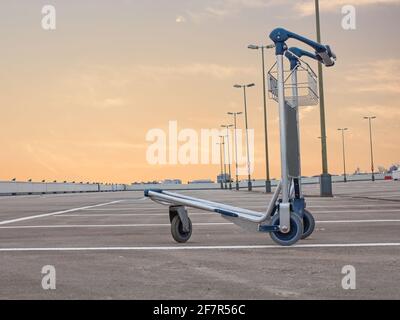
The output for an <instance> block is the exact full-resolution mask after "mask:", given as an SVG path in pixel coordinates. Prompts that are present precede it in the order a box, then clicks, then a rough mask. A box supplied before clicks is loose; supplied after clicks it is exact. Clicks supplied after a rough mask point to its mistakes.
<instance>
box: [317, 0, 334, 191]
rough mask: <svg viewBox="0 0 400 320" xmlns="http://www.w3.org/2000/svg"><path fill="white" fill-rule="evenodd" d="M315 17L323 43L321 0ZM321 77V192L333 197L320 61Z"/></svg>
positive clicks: (320, 71) (319, 73)
mask: <svg viewBox="0 0 400 320" xmlns="http://www.w3.org/2000/svg"><path fill="white" fill-rule="evenodd" d="M315 19H316V29H317V42H319V43H321V24H320V19H319V0H315ZM318 79H319V101H320V103H319V110H320V123H321V153H322V175H321V179H320V193H321V196H322V197H332V195H333V194H332V176H331V175H330V174H329V173H328V152H327V144H326V125H325V99H324V79H323V72H322V65H321V63H318Z"/></svg>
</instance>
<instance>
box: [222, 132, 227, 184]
mask: <svg viewBox="0 0 400 320" xmlns="http://www.w3.org/2000/svg"><path fill="white" fill-rule="evenodd" d="M220 138H221V139H222V148H223V150H224V152H223V153H222V154H223V160H224V185H225V187H224V189H228V186H227V184H226V160H225V137H224V136H220Z"/></svg>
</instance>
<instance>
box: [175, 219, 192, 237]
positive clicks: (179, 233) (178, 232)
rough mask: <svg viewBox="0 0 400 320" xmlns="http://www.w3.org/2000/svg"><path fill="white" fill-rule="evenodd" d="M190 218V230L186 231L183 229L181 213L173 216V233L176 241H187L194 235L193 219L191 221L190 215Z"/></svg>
mask: <svg viewBox="0 0 400 320" xmlns="http://www.w3.org/2000/svg"><path fill="white" fill-rule="evenodd" d="M188 220H189V231H188V232H185V231H183V224H182V221H181V218H180V217H179V215H176V216H174V217H173V218H172V221H171V234H172V237H173V238H174V240H175V241H176V242H179V243H185V242H187V241H188V240H189V239H190V237H191V236H192V221H190V218H189V217H188Z"/></svg>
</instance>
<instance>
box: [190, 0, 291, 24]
mask: <svg viewBox="0 0 400 320" xmlns="http://www.w3.org/2000/svg"><path fill="white" fill-rule="evenodd" d="M287 2H288V0H217V1H212V2H211V3H210V4H208V5H206V6H205V7H204V8H203V9H202V10H198V11H188V16H189V17H190V18H191V20H192V21H194V22H201V21H202V20H204V19H208V18H225V17H229V16H234V15H237V14H239V13H240V12H241V11H242V10H244V9H260V8H267V7H271V6H275V5H281V4H282V3H287Z"/></svg>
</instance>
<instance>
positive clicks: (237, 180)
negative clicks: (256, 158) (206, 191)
mask: <svg viewBox="0 0 400 320" xmlns="http://www.w3.org/2000/svg"><path fill="white" fill-rule="evenodd" d="M228 114H229V115H230V116H233V118H234V126H235V132H234V133H235V173H236V190H239V174H238V151H237V136H236V135H237V132H236V130H237V121H236V120H237V119H236V118H237V116H238V115H241V114H243V112H228Z"/></svg>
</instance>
